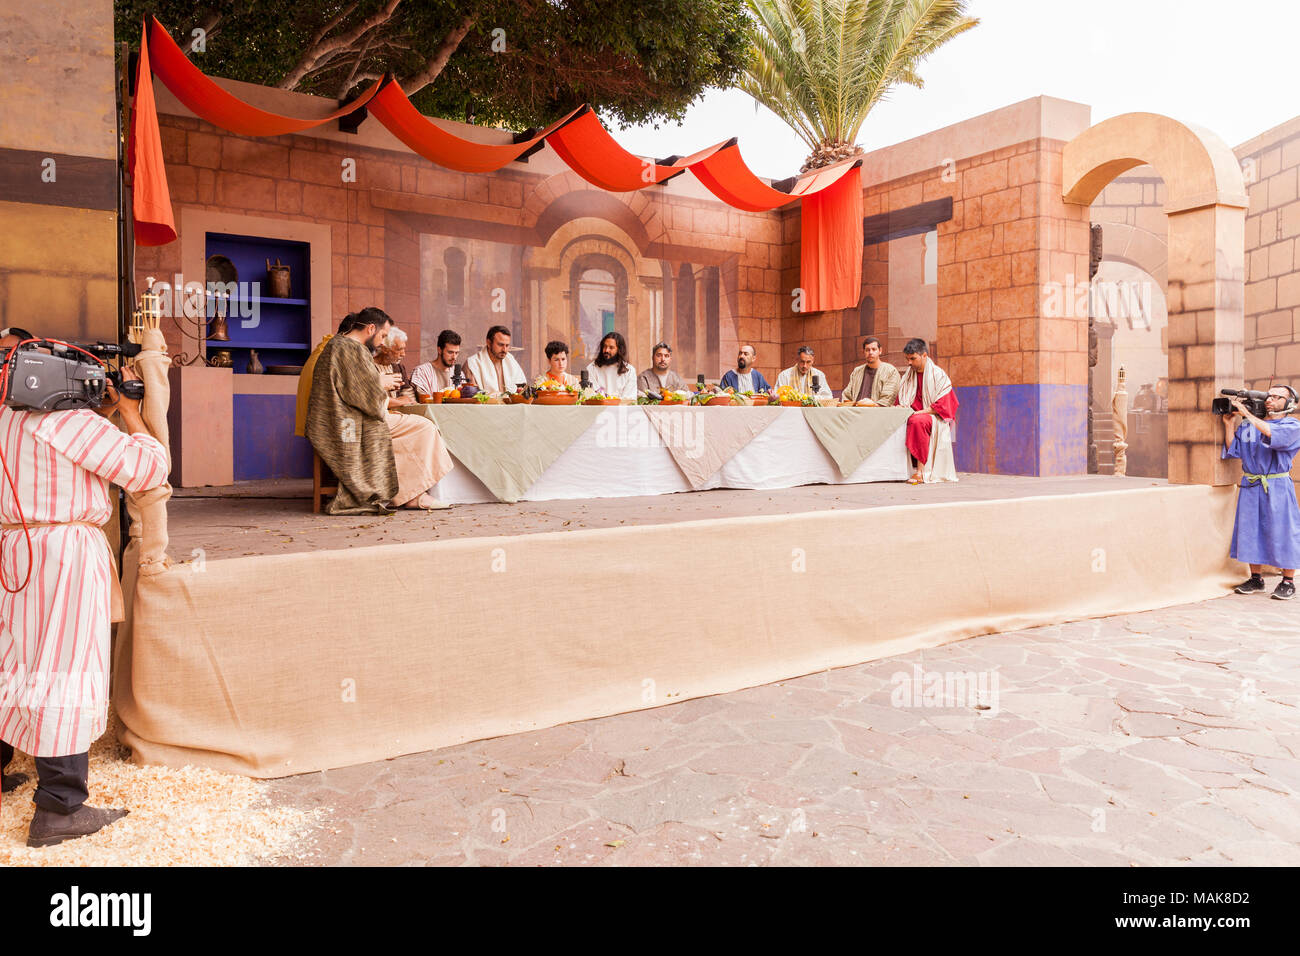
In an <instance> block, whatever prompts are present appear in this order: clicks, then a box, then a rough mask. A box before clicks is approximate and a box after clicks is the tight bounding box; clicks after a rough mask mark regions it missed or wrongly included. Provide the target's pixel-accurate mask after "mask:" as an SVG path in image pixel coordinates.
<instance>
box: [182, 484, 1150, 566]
mask: <svg viewBox="0 0 1300 956" xmlns="http://www.w3.org/2000/svg"><path fill="white" fill-rule="evenodd" d="M1166 484H1167V483H1166V482H1165V481H1164V480H1163V479H1155V478H1116V477H1112V476H1101V475H1085V476H1077V477H1065V478H1025V477H1020V476H1017V475H970V474H963V475H961V480H960V481H957V482H945V483H941V484H934V485H924V486H916V485H909V484H907V482H902V481H899V482H893V481H891V482H872V483H868V484H856V485H802V486H800V487H797V488H785V489H781V490H779V491H743V490H730V489H715V490H712V491H696V492H683V493H681V494H675V495H647V496H644V497H635V498H591V499H586V500H581V501H573V500H568V501H521V502H518V503H515V504H503V503H500V502H492V503H486V504H468V505H455V506H453V507H451V508H450V509H448V510H446V511H437V512H425V513H411V512H406V511H399V512H397V513H396V514H394V515H391V516H389V517H380V516H375V515H360V516H357V515H352V516H347V515H343V516H338V517H333V516H330V515H313V514H312V513H311V482H310V481H306V480H296V479H290V480H283V481H245V482H240V483H238V484H235V485H227V486H224V487H213V488H180V489H177V490H176V492H175V495H174V497H173V498H172V501H171V503H170V505H169V506H168V525H169V528H170V532H171V547H170V548H169V549H168V550H169V553H170V554H171V555H172V557H173V558H174V559H175V560H178V561H188V560H190V555H191V554H192V553H193V552H195V551H198V550H202V552H203V553H204V554H205V555H206V556H207V558H208V559H217V558H237V557H252V556H255V555H267V554H295V553H298V552H302V551H317V550H326V549H329V550H332V549H336V548H360V547H370V546H373V545H379V544H413V543H416V542H424V541H449V540H458V539H463V538H479V537H487V536H491V535H519V534H540V533H544V532H548V531H576V530H580V529H596V528H618V527H627V526H635V525H650V524H654V525H661V524H673V523H676V522H679V521H700V520H704V519H710V518H715V519H716V518H750V517H757V516H760V515H796V514H802V513H806V512H820V511H834V510H854V509H860V508H890V507H899V506H905V505H933V504H955V503H959V502H975V501H997V500H1013V499H1017V498H1031V497H1041V496H1044V495H1076V494H1086V493H1092V492H1101V491H1116V490H1119V489H1124V490H1132V489H1136V488H1153V487H1164V486H1166Z"/></svg>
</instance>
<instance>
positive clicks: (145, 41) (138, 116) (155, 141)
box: [127, 32, 176, 246]
mask: <svg viewBox="0 0 1300 956" xmlns="http://www.w3.org/2000/svg"><path fill="white" fill-rule="evenodd" d="M129 151H130V152H129V156H128V158H127V169H128V170H129V171H130V173H131V177H132V180H131V182H132V188H131V210H132V218H133V219H134V220H135V241H136V242H137V243H138V244H139V245H142V246H165V245H166V244H167V243H169V242H171V241H173V240H174V239H175V238H176V220H175V219H174V218H173V216H172V197H171V191H170V190H169V189H168V188H167V171H166V170H165V169H164V168H163V151H162V134H161V133H160V132H159V131H158V111H157V110H156V109H155V108H154V99H153V73H152V71H151V70H150V68H149V37H148V33H147V32H144V33H142V34H141V37H140V66H139V70H138V72H137V74H136V82H135V108H134V109H133V110H132V111H131V139H130V146H129Z"/></svg>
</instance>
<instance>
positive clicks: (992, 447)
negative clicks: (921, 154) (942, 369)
mask: <svg viewBox="0 0 1300 956" xmlns="http://www.w3.org/2000/svg"><path fill="white" fill-rule="evenodd" d="M1063 145H1064V143H1062V142H1060V141H1058V140H1051V139H1046V138H1038V139H1035V140H1032V141H1027V142H1024V143H1020V144H1017V145H1014V146H1007V147H1003V148H1001V149H998V150H994V151H992V152H990V153H984V154H981V155H979V156H975V157H971V158H968V159H963V160H960V161H959V162H958V163H957V164H956V170H955V175H954V176H953V177H951V178H952V180H953V181H951V182H945V181H944V180H943V178H942V177H940V176H938V175H935V176H933V177H931V178H929V179H928V180H926V181H925V182H923V183H922V184H921V186H922V196H923V197H924V198H927V199H929V198H936V197H938V196H940V195H945V194H946V195H951V196H952V197H953V218H952V219H951V220H950V221H949V222H945V223H940V225H939V335H938V340H939V344H940V349H941V354H942V355H943V356H944V358H945V361H946V364H947V368H948V372H949V375H950V376H951V377H952V379H953V383H954V385H955V387H957V388H958V398H959V399H960V401H961V403H962V409H963V412H962V414H961V415H960V417H959V419H958V422H959V431H958V435H959V440H958V443H957V446H956V453H957V467H958V469H959V470H964V471H985V472H995V473H1000V474H1023V475H1067V474H1081V473H1083V472H1084V471H1085V470H1086V468H1087V446H1086V441H1087V382H1088V353H1087V348H1088V337H1087V336H1088V328H1087V326H1088V322H1087V311H1086V309H1084V310H1082V312H1081V313H1080V310H1079V309H1078V308H1077V305H1076V297H1074V296H1072V295H1070V294H1069V293H1070V290H1071V289H1072V288H1073V287H1074V286H1075V284H1076V283H1077V282H1079V281H1082V282H1084V283H1086V281H1087V275H1088V224H1087V222H1086V219H1085V215H1086V210H1080V209H1078V208H1077V207H1072V206H1069V205H1067V204H1066V203H1064V202H1063V201H1062V199H1061V148H1062V147H1063ZM893 321H895V322H896V321H897V320H896V319H895V320H893Z"/></svg>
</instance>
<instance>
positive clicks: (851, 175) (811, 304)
mask: <svg viewBox="0 0 1300 956" xmlns="http://www.w3.org/2000/svg"><path fill="white" fill-rule="evenodd" d="M826 172H830V170H826ZM800 213H801V215H802V222H801V232H800V236H801V240H802V245H801V248H800V251H799V285H800V287H801V288H802V289H803V311H805V312H823V311H826V310H827V309H848V308H853V307H854V306H856V305H857V304H858V298H859V297H860V295H861V294H862V247H863V235H862V170H861V164H860V163H854V164H852V166H851V167H850V168H849V169H848V171H847V172H845V173H843V174H842V175H841V176H839V177H838V178H837V179H836V180H835V182H834V183H833V184H832V185H831V186H829V187H827V188H825V189H822V190H821V191H819V192H817V193H815V194H813V195H809V196H805V197H804V200H803V205H802V206H801V208H800Z"/></svg>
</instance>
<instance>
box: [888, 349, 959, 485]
mask: <svg viewBox="0 0 1300 956" xmlns="http://www.w3.org/2000/svg"><path fill="white" fill-rule="evenodd" d="M903 357H904V358H906V359H907V365H908V369H907V371H906V372H904V373H903V381H902V384H901V385H899V388H898V397H897V398H896V399H895V401H896V402H897V403H898V404H899V405H902V406H904V407H908V406H910V407H911V408H912V409H914V410H915V414H914V415H912V416H911V417H910V418H908V420H907V452H908V454H909V455H910V456H911V458H912V463H913V464H912V477H910V478H908V479H907V482H908V484H911V485H919V484H921V483H922V482H930V481H956V480H957V471H956V468H955V467H954V465H953V456H952V435H951V431H950V428H951V426H952V423H953V421H954V420H955V419H956V417H957V405H958V402H957V395H956V393H955V392H954V391H953V387H952V381H951V380H950V379H949V378H948V373H946V372H945V371H944V370H943V369H941V368H939V366H938V365H935V364H934V362H932V361H930V351H929V348H928V346H927V345H926V344H925V339H912V340H911V341H909V342H908V343H907V344H906V345H905V346H903ZM936 419H938V429H937V430H936Z"/></svg>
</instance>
